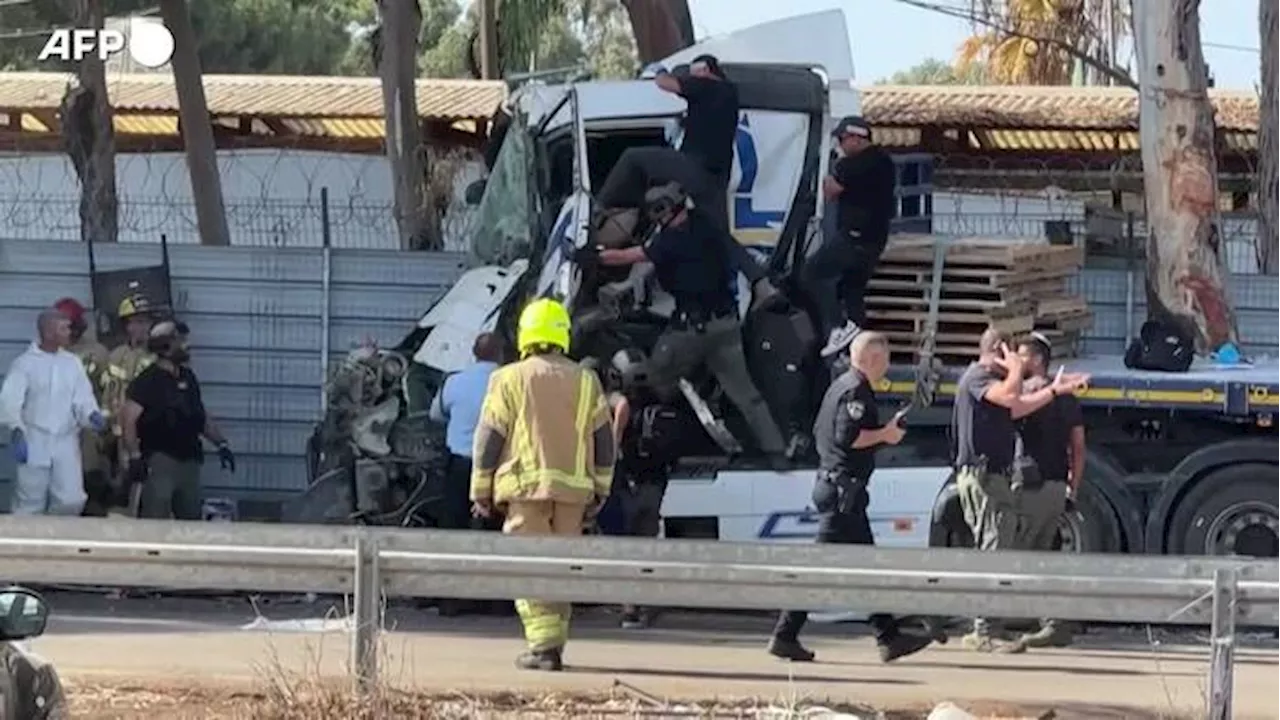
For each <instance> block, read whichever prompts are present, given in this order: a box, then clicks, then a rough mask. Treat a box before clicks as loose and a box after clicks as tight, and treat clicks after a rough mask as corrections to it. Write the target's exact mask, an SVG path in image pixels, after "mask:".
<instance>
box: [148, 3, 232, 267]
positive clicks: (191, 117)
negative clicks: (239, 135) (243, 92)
mask: <svg viewBox="0 0 1280 720" xmlns="http://www.w3.org/2000/svg"><path fill="white" fill-rule="evenodd" d="M160 17H161V18H163V19H164V24H165V26H167V27H168V28H169V32H170V33H172V34H173V59H172V60H170V63H171V64H172V65H173V87H174V91H175V92H176V94H177V96H178V118H179V120H178V123H179V129H180V130H181V134H182V144H183V147H184V148H185V149H186V151H187V172H188V173H190V175H191V196H192V197H193V198H194V199H195V205H196V225H197V227H198V228H199V231H200V244H201V245H230V244H231V233H230V231H229V230H228V229H227V211H226V208H225V207H224V206H223V203H222V179H221V178H220V177H219V176H218V146H217V144H215V143H214V140H213V123H212V122H210V118H209V105H208V102H207V101H206V100H205V96H204V79H203V76H202V74H201V71H200V55H199V53H198V51H197V48H198V45H197V42H196V35H195V31H194V30H193V29H192V27H191V14H190V12H188V10H187V3H186V0H160Z"/></svg>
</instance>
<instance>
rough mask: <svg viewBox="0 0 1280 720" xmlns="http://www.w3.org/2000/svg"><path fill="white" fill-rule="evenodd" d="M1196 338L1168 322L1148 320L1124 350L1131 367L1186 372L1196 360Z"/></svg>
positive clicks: (1125, 361)
mask: <svg viewBox="0 0 1280 720" xmlns="http://www.w3.org/2000/svg"><path fill="white" fill-rule="evenodd" d="M1195 355H1196V353H1195V340H1194V338H1190V337H1187V335H1186V333H1184V332H1183V331H1182V330H1180V329H1179V328H1177V327H1174V326H1173V325H1171V324H1168V323H1163V322H1160V321H1158V320H1148V321H1147V322H1145V323H1143V324H1142V329H1141V330H1140V331H1139V332H1138V337H1137V339H1135V340H1134V341H1133V343H1132V344H1130V345H1129V349H1128V350H1127V351H1125V354H1124V366H1125V367H1127V368H1130V369H1132V370H1155V371H1158V372H1186V371H1187V370H1190V369H1191V363H1192V361H1194V360H1195Z"/></svg>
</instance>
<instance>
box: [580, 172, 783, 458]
mask: <svg viewBox="0 0 1280 720" xmlns="http://www.w3.org/2000/svg"><path fill="white" fill-rule="evenodd" d="M645 206H646V210H647V212H648V214H649V219H650V220H652V221H653V222H654V223H655V224H656V225H658V226H659V227H660V228H661V230H660V231H659V232H658V234H657V235H656V236H655V237H654V238H653V239H651V240H649V241H648V242H647V243H645V244H644V245H643V246H635V247H629V248H624V249H615V250H601V251H600V255H599V259H600V264H602V265H607V266H624V265H634V264H636V263H640V262H651V263H653V266H654V272H655V274H656V275H657V277H658V282H659V283H660V284H661V285H662V288H663V289H664V290H666V291H667V292H668V293H670V294H671V296H672V298H673V299H674V300H675V303H676V309H675V312H674V313H673V314H672V316H671V324H670V325H669V326H668V328H667V331H666V332H664V333H663V334H662V337H661V338H659V339H658V343H657V345H656V346H655V347H654V350H653V356H652V357H651V358H650V359H649V372H648V375H649V380H650V381H651V382H652V384H653V386H654V387H655V388H656V389H657V390H658V391H659V392H670V390H671V389H672V388H675V387H676V385H677V383H678V381H679V380H680V378H681V377H684V376H685V375H686V374H688V373H689V372H690V371H692V370H694V369H695V368H696V367H697V366H699V365H701V364H703V363H705V364H706V365H707V367H708V368H709V369H710V370H711V372H712V373H713V374H714V375H715V376H716V380H717V381H718V382H719V383H720V387H721V389H723V390H724V393H725V395H728V396H729V400H731V401H732V402H733V404H734V405H735V406H737V408H738V412H740V413H742V417H743V419H745V420H746V421H747V424H748V425H750V426H751V430H752V432H753V433H754V434H755V437H756V443H757V445H759V447H760V449H761V450H762V451H764V452H765V453H766V454H767V455H770V456H772V457H780V456H782V455H783V453H784V452H785V450H786V446H785V444H784V442H783V438H782V432H781V431H780V430H779V429H778V424H777V422H775V421H774V419H773V414H772V413H771V412H770V410H769V406H768V405H767V404H766V403H765V400H764V397H763V396H761V395H760V391H759V389H757V388H756V385H755V382H754V381H753V380H752V379H751V374H750V372H749V371H748V370H747V360H746V356H745V355H744V354H743V349H742V325H741V323H740V321H739V320H738V308H737V303H736V302H735V299H734V296H733V289H732V288H733V281H734V278H733V271H732V269H731V267H730V265H729V259H728V257H727V251H726V249H725V248H724V246H723V245H722V244H721V243H718V242H716V241H715V240H714V237H715V236H714V234H713V233H714V231H715V228H711V227H707V226H705V225H704V224H703V222H702V221H700V219H699V217H698V216H697V215H690V213H689V203H688V198H687V196H686V195H685V193H684V190H683V188H681V187H680V186H679V185H676V184H674V183H672V184H668V185H663V186H659V187H656V188H652V189H651V190H649V192H648V193H646V194H645Z"/></svg>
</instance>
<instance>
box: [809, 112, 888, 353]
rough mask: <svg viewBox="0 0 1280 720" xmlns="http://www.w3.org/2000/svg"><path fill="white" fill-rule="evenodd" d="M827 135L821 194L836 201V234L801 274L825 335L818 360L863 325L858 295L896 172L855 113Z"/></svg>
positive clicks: (883, 232) (875, 257)
mask: <svg viewBox="0 0 1280 720" xmlns="http://www.w3.org/2000/svg"><path fill="white" fill-rule="evenodd" d="M832 135H834V136H835V138H836V141H837V143H838V147H839V152H840V155H841V157H840V159H839V160H838V161H837V162H836V164H835V167H834V168H833V170H832V173H831V175H829V176H827V177H825V178H823V179H822V194H823V197H824V198H825V199H826V200H827V201H828V202H830V201H835V203H836V234H835V236H834V237H824V239H823V242H822V245H821V246H820V247H819V248H818V250H817V252H815V253H814V254H813V255H812V256H811V257H810V258H809V259H808V260H807V261H806V262H805V265H804V268H803V271H802V276H803V283H804V286H805V287H806V288H808V289H810V292H811V293H812V295H813V300H814V302H815V304H816V305H817V306H818V308H819V312H820V315H821V318H820V320H821V322H822V325H823V329H824V330H826V331H828V332H829V338H828V343H827V346H826V347H825V348H824V349H823V351H822V355H823V356H824V357H829V356H834V355H836V354H838V353H839V352H840V351H841V350H843V349H844V348H845V347H846V346H848V344H849V341H850V340H851V339H853V336H854V335H855V334H856V333H857V331H858V328H859V327H861V326H865V325H866V323H867V313H866V305H865V303H864V300H863V296H864V295H865V294H866V292H867V283H868V282H870V280H871V276H872V274H873V273H874V272H875V269H876V264H877V263H879V262H880V255H881V254H882V253H883V252H884V248H885V245H886V244H887V243H888V242H889V229H890V224H891V223H892V221H893V218H894V216H895V215H896V214H897V199H896V195H895V185H896V178H897V170H896V167H895V165H894V163H893V158H891V157H889V154H888V153H886V152H885V151H884V150H882V149H881V148H880V147H879V146H878V145H876V144H875V143H874V142H872V138H871V127H870V126H869V125H868V124H867V122H866V121H865V120H863V119H862V118H861V117H858V116H856V115H854V116H850V117H846V118H844V119H843V120H841V121H840V122H839V124H837V125H836V127H835V130H833V131H832Z"/></svg>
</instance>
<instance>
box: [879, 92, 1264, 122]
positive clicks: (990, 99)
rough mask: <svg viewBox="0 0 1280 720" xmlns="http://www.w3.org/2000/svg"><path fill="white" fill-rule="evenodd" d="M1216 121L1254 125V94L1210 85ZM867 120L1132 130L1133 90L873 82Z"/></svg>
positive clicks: (1135, 111)
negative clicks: (879, 83)
mask: <svg viewBox="0 0 1280 720" xmlns="http://www.w3.org/2000/svg"><path fill="white" fill-rule="evenodd" d="M1209 98H1210V99H1211V100H1212V101H1213V106H1214V110H1215V112H1216V113H1217V122H1218V127H1220V128H1223V129H1226V130H1245V131H1256V130H1257V129H1258V96H1257V94H1255V93H1253V92H1251V91H1246V90H1216V89H1215V90H1210V91H1209ZM862 112H863V115H864V116H865V117H866V119H867V121H868V122H870V123H871V124H872V125H897V126H919V125H943V126H952V127H956V126H971V127H980V128H992V129H994V128H1011V129H1012V128H1016V129H1020V130H1032V129H1039V130H1043V129H1048V128H1081V129H1091V130H1136V129H1137V128H1138V94H1137V93H1136V92H1134V91H1133V90H1130V89H1128V88H1111V87H1027V86H1009V85H1003V86H986V85H983V86H976V85H938V86H916V85H876V86H872V87H867V88H862Z"/></svg>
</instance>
